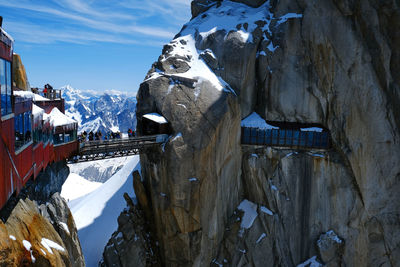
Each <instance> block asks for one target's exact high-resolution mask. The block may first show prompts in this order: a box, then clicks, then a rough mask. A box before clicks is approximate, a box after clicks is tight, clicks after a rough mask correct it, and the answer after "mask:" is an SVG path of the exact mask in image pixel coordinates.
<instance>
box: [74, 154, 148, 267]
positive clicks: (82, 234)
mask: <svg viewBox="0 0 400 267" xmlns="http://www.w3.org/2000/svg"><path fill="white" fill-rule="evenodd" d="M134 170H140V164H139V156H133V157H131V158H130V159H129V160H128V161H127V162H126V164H125V165H124V167H122V169H121V170H120V171H118V172H117V173H116V174H114V175H113V176H112V177H111V178H110V179H109V180H108V181H107V182H105V183H104V184H103V185H101V186H100V187H99V188H97V189H96V190H94V191H93V192H91V193H89V194H87V195H85V196H83V197H81V198H78V199H75V200H72V201H70V202H69V203H68V206H69V207H70V209H71V212H72V215H73V216H74V219H75V223H76V226H77V229H78V236H79V240H80V242H81V247H82V251H83V254H84V256H85V261H86V266H97V265H98V262H99V261H100V260H101V257H102V253H103V250H104V247H105V246H106V244H107V242H108V240H109V238H110V236H111V235H112V233H113V232H114V231H116V230H117V228H118V221H117V218H118V216H119V214H120V213H121V212H122V210H123V209H124V208H125V207H126V202H125V199H124V197H123V194H124V193H125V192H126V193H128V194H129V195H130V196H134V197H135V193H134V191H133V188H132V183H133V177H132V175H131V174H132V172H133V171H134Z"/></svg>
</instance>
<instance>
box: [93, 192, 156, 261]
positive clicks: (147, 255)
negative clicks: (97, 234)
mask: <svg viewBox="0 0 400 267" xmlns="http://www.w3.org/2000/svg"><path fill="white" fill-rule="evenodd" d="M124 197H125V199H126V201H127V204H128V208H127V209H125V210H124V211H123V212H122V213H121V215H120V216H119V217H118V230H117V231H116V232H114V233H113V235H112V236H111V238H110V240H109V241H108V243H107V246H106V247H105V249H104V253H103V259H102V261H101V263H100V266H121V267H122V266H132V264H133V263H135V266H138V267H139V266H162V265H161V263H160V258H159V255H158V248H157V246H156V243H155V242H154V239H153V237H152V236H151V234H150V232H149V230H150V229H149V226H148V224H147V223H146V220H145V216H144V214H143V212H142V209H141V208H140V207H139V206H135V205H134V204H133V202H132V199H131V198H130V197H129V196H128V195H127V194H125V195H124Z"/></svg>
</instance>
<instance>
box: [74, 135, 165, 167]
mask: <svg viewBox="0 0 400 267" xmlns="http://www.w3.org/2000/svg"><path fill="white" fill-rule="evenodd" d="M167 139H168V135H167V134H159V135H150V136H140V137H131V138H122V139H110V140H96V141H88V142H82V143H80V144H79V152H78V154H77V155H76V156H74V157H73V158H70V159H68V160H67V161H68V163H70V164H73V163H78V162H85V161H94V160H101V159H108V158H116V157H125V156H131V155H138V154H140V151H141V150H142V149H144V148H147V147H151V146H154V145H159V144H162V143H164V142H165V141H167Z"/></svg>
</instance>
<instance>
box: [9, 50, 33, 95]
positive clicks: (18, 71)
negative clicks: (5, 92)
mask: <svg viewBox="0 0 400 267" xmlns="http://www.w3.org/2000/svg"><path fill="white" fill-rule="evenodd" d="M12 71H13V83H14V85H15V86H16V87H18V88H19V89H22V90H25V91H29V90H31V88H30V85H29V81H28V77H27V75H26V71H25V67H24V64H22V60H21V57H20V56H19V55H18V54H15V53H14V54H13V64H12Z"/></svg>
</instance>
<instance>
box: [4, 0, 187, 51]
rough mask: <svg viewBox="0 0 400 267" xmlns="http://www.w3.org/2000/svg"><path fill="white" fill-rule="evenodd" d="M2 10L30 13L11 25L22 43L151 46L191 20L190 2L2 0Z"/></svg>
mask: <svg viewBox="0 0 400 267" xmlns="http://www.w3.org/2000/svg"><path fill="white" fill-rule="evenodd" d="M0 7H6V8H9V9H12V10H14V11H16V12H15V13H18V11H20V12H25V13H24V16H21V17H17V16H16V17H15V20H13V19H11V20H10V21H6V25H7V27H8V29H9V31H10V32H11V33H12V34H16V35H18V37H19V38H18V40H19V41H22V42H26V43H41V42H43V43H44V42H46V43H48V42H70V43H88V42H113V43H126V44H132V43H134V44H143V45H151V44H159V43H161V42H166V41H168V40H169V39H171V38H172V37H173V36H174V35H175V34H176V33H177V31H178V30H179V29H180V25H181V24H182V23H183V21H186V20H187V19H188V17H189V16H188V14H189V10H190V1H188V0H166V1H150V0H149V1H142V0H140V1H139V0H125V1H118V2H115V1H109V0H98V1H83V0H51V1H50V0H49V1H46V2H45V1H40V2H39V3H38V2H33V1H26V0H14V1H9V0H0ZM110 10H112V11H110ZM25 15H27V16H25ZM17 18H18V20H17ZM21 18H23V19H21Z"/></svg>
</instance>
